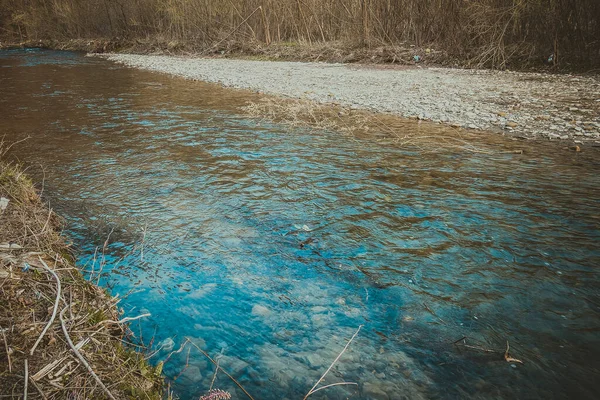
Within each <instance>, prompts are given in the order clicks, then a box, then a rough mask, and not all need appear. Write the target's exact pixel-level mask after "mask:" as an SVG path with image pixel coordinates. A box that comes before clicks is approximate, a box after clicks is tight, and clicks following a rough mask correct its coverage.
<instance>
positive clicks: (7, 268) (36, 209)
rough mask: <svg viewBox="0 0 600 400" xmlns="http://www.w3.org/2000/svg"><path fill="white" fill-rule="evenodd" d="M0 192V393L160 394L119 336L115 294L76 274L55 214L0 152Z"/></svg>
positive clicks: (156, 375) (121, 325) (150, 371)
mask: <svg viewBox="0 0 600 400" xmlns="http://www.w3.org/2000/svg"><path fill="white" fill-rule="evenodd" d="M0 196H1V197H4V198H7V199H8V200H9V204H8V207H7V208H6V209H5V210H4V211H0V212H1V214H0V226H2V230H0V304H1V307H0V332H1V334H0V395H1V396H0V397H3V398H15V399H17V398H23V397H24V396H26V392H28V393H27V398H28V399H91V398H93V399H102V398H107V397H108V398H110V397H111V396H112V397H113V398H116V399H129V398H131V399H134V398H135V399H161V398H163V387H162V385H163V383H162V379H161V378H160V370H157V369H155V368H152V367H150V366H149V365H148V364H147V363H146V362H145V361H144V357H143V354H142V353H139V352H134V351H132V350H131V346H129V345H126V344H125V342H126V339H127V335H128V329H127V326H126V324H125V323H126V321H123V320H122V321H119V316H120V310H119V308H118V302H119V300H118V299H116V298H112V297H110V296H109V295H108V294H107V293H106V292H104V291H103V290H102V289H100V288H99V287H98V286H96V285H94V284H93V283H91V282H89V281H87V280H85V279H84V278H83V276H82V275H81V273H80V271H79V270H78V269H76V268H75V267H74V263H73V257H72V256H71V252H70V250H69V247H68V245H67V244H66V243H65V242H64V240H63V238H62V237H61V235H60V233H59V227H60V220H59V218H57V217H56V215H55V214H54V213H53V212H52V210H49V209H48V208H47V207H46V206H45V205H44V203H43V202H42V201H41V199H40V197H39V195H38V193H37V191H36V189H35V188H34V186H33V184H32V182H31V180H30V179H29V178H27V176H26V175H25V174H24V172H23V170H22V169H21V168H20V167H19V166H18V165H15V164H10V163H7V162H6V161H3V160H2V159H1V158H0ZM59 282H60V290H59ZM60 310H62V311H60ZM57 311H60V313H57ZM57 314H60V315H59V316H57ZM46 326H47V330H46V329H45V328H46ZM69 341H71V342H72V343H73V344H74V347H75V348H76V349H77V352H79V353H80V356H81V358H80V357H79V356H78V355H77V354H76V352H75V351H73V349H72V348H71V346H70V345H69ZM37 342H39V345H37V347H36V348H35V349H34V346H35V344H36V343H37ZM86 363H87V364H88V366H86V365H85V364H86ZM88 367H89V368H88ZM159 369H160V368H159ZM92 372H93V374H95V375H97V377H98V380H99V381H100V382H103V384H104V385H105V386H106V390H104V389H103V388H102V387H101V385H99V383H98V381H97V380H96V379H95V378H94V377H93V374H92ZM109 393H110V394H109Z"/></svg>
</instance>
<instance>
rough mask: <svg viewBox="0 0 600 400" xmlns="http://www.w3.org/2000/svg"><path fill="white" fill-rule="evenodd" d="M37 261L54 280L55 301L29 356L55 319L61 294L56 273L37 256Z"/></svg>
mask: <svg viewBox="0 0 600 400" xmlns="http://www.w3.org/2000/svg"><path fill="white" fill-rule="evenodd" d="M38 259H39V260H40V262H41V263H42V266H43V267H44V269H45V270H46V271H48V272H50V274H51V275H52V276H53V277H54V279H56V299H55V300H54V309H53V310H52V316H51V317H50V320H49V321H48V323H47V324H46V326H45V327H44V330H43V331H42V333H41V334H40V337H38V339H37V340H36V341H35V343H34V345H33V347H32V348H31V350H30V351H29V355H30V356H32V355H33V352H34V351H35V349H36V347H37V346H38V344H40V341H41V340H42V338H43V337H44V335H45V334H46V332H47V331H48V329H49V328H50V326H51V325H52V323H53V322H54V319H55V318H56V312H57V311H58V303H59V302H60V292H61V284H60V279H59V278H58V275H56V273H55V272H54V271H52V270H51V269H50V268H48V264H46V262H45V261H44V260H42V257H40V256H38ZM55 266H56V264H55Z"/></svg>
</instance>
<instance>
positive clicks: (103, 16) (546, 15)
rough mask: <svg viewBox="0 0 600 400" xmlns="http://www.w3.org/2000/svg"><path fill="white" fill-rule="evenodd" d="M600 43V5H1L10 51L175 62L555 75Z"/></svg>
mask: <svg viewBox="0 0 600 400" xmlns="http://www.w3.org/2000/svg"><path fill="white" fill-rule="evenodd" d="M599 37H600V7H598V0H553V1H526V0H478V1H468V2H465V1H464V0H428V1H422V0H393V1H392V0H343V1H340V0H277V1H275V0H236V1H233V0H226V1H223V0H169V1H166V0H136V1H125V2H124V1H113V0H79V1H72V0H29V1H26V2H24V1H14V0H0V41H2V39H5V41H13V42H25V41H30V40H33V41H38V40H40V39H41V40H50V39H54V40H59V41H65V40H69V39H98V38H105V39H110V42H109V43H117V44H118V43H129V44H130V45H134V46H135V45H136V43H138V42H139V43H140V45H141V44H142V43H145V44H146V45H147V46H154V45H155V44H159V43H162V44H160V45H159V46H158V47H160V48H163V49H165V48H166V49H168V50H169V51H174V52H180V51H190V50H195V51H198V48H199V47H200V48H201V49H200V52H202V53H205V52H214V51H225V52H227V51H230V50H233V49H235V48H237V50H236V51H239V50H241V49H243V48H250V49H252V51H260V50H261V49H265V48H269V47H271V46H273V47H275V48H276V49H275V52H273V53H277V52H278V53H280V54H281V55H282V57H285V50H286V48H285V45H286V44H302V47H303V48H304V49H307V50H311V57H319V56H320V57H321V59H323V60H327V59H328V57H327V56H328V54H327V52H325V53H323V52H321V51H319V50H318V48H319V47H321V46H323V44H334V45H333V46H330V47H334V48H335V47H337V48H338V49H343V50H349V51H345V52H344V54H343V57H342V58H348V59H355V58H362V59H363V60H364V58H363V57H361V53H366V54H371V56H375V57H377V55H376V54H374V53H375V52H373V51H372V49H375V48H388V49H389V48H394V47H397V48H405V49H407V50H412V51H411V52H412V53H413V54H410V57H409V58H408V60H409V61H410V60H411V59H412V56H413V55H415V54H414V53H417V54H418V53H419V49H425V48H433V49H436V50H441V51H442V52H441V53H440V54H447V55H449V56H451V57H452V58H453V59H460V60H463V61H462V62H461V63H460V64H461V65H484V66H486V67H495V68H505V67H509V68H511V69H514V68H516V67H523V66H528V65H531V64H535V65H538V66H540V65H543V61H544V60H548V56H549V55H550V54H553V55H554V57H553V59H552V62H551V63H550V64H552V65H550V66H549V67H551V68H554V67H560V68H562V67H569V65H573V66H580V68H579V69H584V68H588V69H589V68H597V65H598V61H599V57H600V53H599V49H600V40H599V39H598V38H599ZM336 43H343V45H342V46H339V45H336ZM110 46H111V44H106V43H105V44H104V45H103V46H102V47H101V48H100V49H95V50H96V51H98V50H101V49H102V48H104V47H107V48H108V47H110ZM278 47H279V49H277V48H278ZM148 49H149V47H145V48H144V50H148ZM266 52H268V53H270V50H266ZM289 55H290V56H293V55H294V53H293V52H291V53H289ZM397 55H401V54H400V53H399V52H397V51H387V52H386V58H388V57H387V56H389V61H388V62H392V61H393V60H396V61H400V60H401V59H402V58H406V57H404V56H402V57H396V56H397ZM421 55H423V54H421ZM329 56H331V57H332V59H335V58H333V56H334V54H329ZM425 58H426V59H431V58H433V56H432V54H429V53H428V54H427V55H426V57H424V59H425ZM556 64H558V65H556Z"/></svg>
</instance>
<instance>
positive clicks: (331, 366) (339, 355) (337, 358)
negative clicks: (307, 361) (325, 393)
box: [303, 325, 363, 400]
mask: <svg viewBox="0 0 600 400" xmlns="http://www.w3.org/2000/svg"><path fill="white" fill-rule="evenodd" d="M362 327H363V326H362V325H360V326H359V327H358V329H357V330H356V332H355V333H354V335H352V337H351V338H350V340H348V343H346V346H344V348H343V349H342V351H341V353H340V354H338V356H337V357H336V358H335V360H333V362H332V363H331V365H330V366H329V368H327V371H325V373H324V374H323V375H322V376H321V378H320V379H319V380H318V381H317V383H315V386H313V387H312V388H311V389H310V390H309V392H308V393H307V394H306V396H304V399H303V400H306V399H307V398H308V396H310V395H311V394H313V393H315V392H316V391H317V390H320V389H316V387H317V386H319V383H321V382H322V381H323V379H325V376H326V375H327V374H328V373H329V371H331V368H333V366H334V365H335V363H337V362H338V360H339V359H340V357H341V356H342V354H344V353H345V352H346V350H347V349H348V346H350V343H352V341H353V340H354V338H355V337H356V335H358V332H360V329H361V328H362ZM342 384H350V383H349V382H342ZM329 386H335V385H329ZM315 389H316V390H315ZM321 389H324V387H323V388H321Z"/></svg>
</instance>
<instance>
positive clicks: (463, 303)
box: [0, 49, 600, 399]
mask: <svg viewBox="0 0 600 400" xmlns="http://www.w3.org/2000/svg"><path fill="white" fill-rule="evenodd" d="M0 66H1V67H2V68H0V87H1V92H0V110H2V118H1V119H0V134H2V135H5V136H6V140H8V141H16V140H20V139H23V138H25V137H28V136H29V137H30V138H29V139H28V140H27V141H25V142H23V143H21V144H19V145H18V146H15V147H14V149H13V151H12V153H11V156H13V157H18V158H19V159H20V160H22V161H23V162H24V163H26V164H27V165H28V166H29V169H28V172H29V173H30V174H32V175H34V176H35V178H36V179H37V180H38V181H40V182H41V181H43V182H44V183H43V190H44V196H45V197H46V198H47V199H48V200H49V201H50V203H51V205H52V206H53V207H54V208H55V209H57V211H58V212H59V213H60V214H62V215H63V216H64V217H65V218H66V221H67V233H68V235H69V236H70V237H71V238H72V239H73V241H74V242H75V243H76V245H77V247H78V248H79V249H80V251H81V255H80V265H81V267H82V268H85V269H87V270H90V269H91V268H92V264H93V262H92V260H93V259H94V254H95V252H96V248H97V247H98V246H100V247H102V245H103V243H104V242H105V241H106V239H107V237H109V240H108V243H110V245H109V246H108V248H107V249H106V254H105V256H104V260H105V265H104V267H103V269H102V273H101V274H100V276H98V274H97V272H98V271H97V268H98V263H96V265H95V266H94V269H96V271H95V273H94V274H93V275H92V276H93V277H94V279H98V278H99V282H100V284H101V285H104V286H106V287H108V288H109V289H110V290H111V292H112V293H113V294H120V295H121V296H125V295H126V294H127V296H126V297H125V298H124V300H123V301H122V303H121V304H122V306H123V308H124V310H125V312H126V313H127V314H128V315H131V316H135V315H139V314H141V313H144V312H150V313H151V314H152V316H151V317H149V318H146V319H144V320H141V321H139V323H136V324H133V325H132V328H133V330H134V333H135V335H136V338H137V340H138V341H142V342H144V343H145V344H147V345H150V346H151V348H152V349H154V350H158V351H157V352H156V354H155V355H154V356H153V357H152V359H151V360H152V362H154V363H158V362H159V361H165V360H167V357H168V355H169V354H170V353H171V352H172V351H173V350H177V349H178V348H180V346H181V345H182V344H183V343H185V341H186V340H188V339H189V340H191V341H193V342H194V344H196V345H198V346H199V347H201V348H202V349H204V350H205V351H206V352H208V353H209V354H210V355H211V356H213V357H215V358H217V359H219V364H220V366H222V367H223V368H224V369H225V370H227V371H228V372H229V373H230V374H231V375H232V376H234V377H235V378H236V379H237V380H238V381H239V382H240V383H241V384H242V385H243V386H244V387H245V388H246V389H247V390H248V392H250V393H251V394H252V395H253V396H254V397H255V398H256V399H298V398H302V397H303V396H304V395H305V394H306V393H307V392H308V390H309V389H310V388H311V387H312V386H313V384H314V383H315V382H316V381H317V380H318V378H319V377H320V376H321V374H322V373H323V372H324V371H325V369H326V368H327V367H328V366H329V364H330V363H331V362H332V361H333V359H334V358H335V357H336V356H337V354H338V353H339V352H340V351H341V349H342V347H343V346H344V344H345V342H346V341H347V340H348V339H349V338H350V337H351V336H352V334H353V333H354V332H355V331H356V330H357V329H358V327H359V326H361V325H362V326H363V328H362V330H361V331H360V334H359V335H358V337H357V338H356V340H355V341H354V342H353V344H352V345H351V346H350V349H349V350H348V351H347V352H346V353H345V355H344V356H343V357H342V358H341V360H340V362H339V363H338V364H337V366H336V367H335V368H334V370H333V371H332V373H331V374H330V376H329V377H328V378H327V379H326V380H325V383H327V384H328V383H334V382H339V381H350V382H356V383H358V386H345V387H334V388H329V389H327V390H323V391H321V392H318V393H316V394H315V395H314V396H312V397H311V398H328V399H345V398H353V399H387V398H390V399H402V398H410V399H413V398H507V399H508V398H590V399H591V398H597V396H598V393H597V392H598V390H597V384H596V381H595V380H596V379H597V377H598V373H599V368H600V361H599V360H600V336H599V330H600V319H599V313H600V292H599V280H598V278H599V277H598V271H597V267H598V264H599V261H600V248H599V246H598V244H599V243H600V213H599V211H598V206H599V204H600V203H599V200H600V189H599V188H600V174H598V167H599V164H598V161H597V160H598V159H599V158H598V157H595V156H590V155H589V151H588V153H585V152H584V154H576V153H568V152H566V151H564V150H563V149H561V148H560V147H559V146H550V147H547V146H542V145H539V146H530V145H528V144H523V143H514V142H510V141H507V140H505V139H501V138H500V139H499V138H494V139H493V140H490V141H489V143H485V142H483V141H482V142H481V146H483V148H484V149H486V153H471V152H466V151H463V150H460V149H457V148H445V147H444V146H442V145H440V146H439V148H438V147H437V146H436V148H435V150H436V151H435V152H431V151H428V152H423V151H422V150H423V147H406V146H405V147H402V146H398V145H395V144H394V143H392V142H390V141H387V142H385V141H384V142H378V141H375V140H374V139H373V137H369V136H364V137H358V138H352V139H351V138H348V137H346V136H343V135H341V134H340V133H337V132H324V131H313V130H309V129H292V128H289V127H286V126H282V125H277V124H266V123H264V122H263V123H257V122H256V121H253V120H249V119H247V118H245V117H243V116H241V115H240V113H239V109H238V106H239V105H240V104H243V103H244V102H245V101H247V100H248V99H252V98H253V97H252V96H251V95H249V94H247V93H244V92H237V91H230V90H223V89H220V88H218V87H216V86H214V85H207V84H203V83H199V82H190V81H185V80H182V79H178V78H172V77H167V76H163V75H158V74H153V73H149V72H143V71H137V70H132V69H127V68H124V67H121V66H117V65H115V64H112V63H110V62H107V61H105V60H98V59H93V58H85V57H83V56H82V55H80V54H77V53H68V52H51V51H43V50H36V49H29V50H19V51H2V52H0ZM401 129H405V130H406V131H407V133H410V132H409V131H411V130H412V131H414V130H417V129H425V130H427V129H437V130H440V131H443V129H442V128H433V127H422V126H420V125H417V124H410V123H407V124H404V125H402V127H401ZM424 133H427V132H424ZM514 148H525V150H526V151H525V153H524V154H514V153H510V152H507V150H509V151H510V150H513V149H514ZM430 150H431V149H430ZM596 155H597V154H596ZM96 258H97V259H98V258H102V257H99V256H98V254H96ZM465 337H466V339H463V340H462V341H460V342H458V345H457V344H456V343H455V342H456V341H457V340H459V339H461V338H465ZM186 338H187V339H186ZM507 341H509V342H510V346H511V354H512V356H513V357H516V358H519V359H521V360H523V361H524V364H523V365H521V364H518V363H514V362H512V363H509V362H506V361H505V360H504V359H503V351H504V349H505V348H506V343H507ZM461 344H467V345H470V346H475V347H479V348H484V349H489V350H496V351H497V353H490V352H484V351H478V350H477V349H474V348H468V347H465V346H460V345H461ZM188 350H189V353H188ZM186 364H187V365H188V366H187V368H186ZM213 370H214V368H213V366H212V365H210V364H209V362H207V360H206V358H205V357H204V356H203V355H201V354H200V353H199V352H198V351H197V350H196V349H195V348H194V347H191V346H189V345H188V346H187V347H186V348H184V349H183V350H182V351H181V352H180V353H175V354H172V355H171V356H170V358H168V361H167V362H166V364H165V366H164V371H165V374H166V375H167V377H168V380H169V381H170V384H171V388H172V389H173V390H174V391H175V392H176V393H177V394H178V395H179V396H180V397H181V398H182V399H194V398H198V397H199V396H200V395H201V394H203V393H206V391H207V390H208V388H209V387H210V384H211V380H212V377H213ZM215 387H218V388H221V389H224V390H229V391H231V392H232V393H234V398H240V399H241V398H244V394H243V393H242V392H241V391H240V390H239V389H237V387H236V386H235V385H234V384H233V383H232V382H231V381H230V380H228V378H227V377H226V376H224V375H222V374H220V375H219V376H218V377H217V379H216V382H215Z"/></svg>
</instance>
